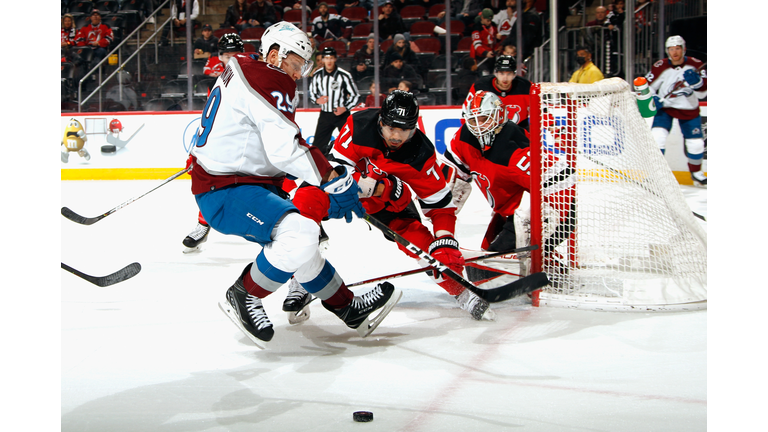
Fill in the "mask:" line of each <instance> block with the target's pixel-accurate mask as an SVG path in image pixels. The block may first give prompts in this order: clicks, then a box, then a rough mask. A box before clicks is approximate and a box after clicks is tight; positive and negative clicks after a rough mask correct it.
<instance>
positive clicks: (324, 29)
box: [312, 2, 352, 43]
mask: <svg viewBox="0 0 768 432" xmlns="http://www.w3.org/2000/svg"><path fill="white" fill-rule="evenodd" d="M317 11H318V12H319V15H318V16H317V17H315V19H314V20H312V37H313V38H315V39H317V41H318V42H323V41H326V40H341V41H344V42H345V43H348V42H349V37H350V36H351V35H352V22H351V21H350V20H348V19H346V18H344V17H343V16H341V15H339V14H334V13H330V11H329V10H328V3H326V2H320V3H318V5H317Z"/></svg>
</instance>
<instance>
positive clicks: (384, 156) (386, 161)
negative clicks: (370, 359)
mask: <svg viewBox="0 0 768 432" xmlns="http://www.w3.org/2000/svg"><path fill="white" fill-rule="evenodd" d="M378 118H379V109H378V108H373V109H367V110H364V111H359V112H357V113H355V114H352V115H351V116H349V118H348V119H347V122H346V123H345V124H344V127H342V129H341V131H340V132H339V136H338V138H337V139H336V141H335V144H334V147H333V156H334V157H335V158H336V160H338V161H343V162H346V163H348V164H350V165H352V166H354V167H355V171H356V173H355V178H356V179H359V178H360V177H361V176H365V177H373V178H375V179H380V178H383V177H386V176H387V175H388V174H391V175H394V176H396V177H398V178H399V179H400V180H402V181H403V182H405V183H407V184H408V186H410V188H411V190H412V191H413V193H414V194H415V195H416V196H417V197H418V198H419V202H420V204H421V208H422V210H423V211H424V214H425V215H426V216H427V217H429V218H430V219H432V225H433V228H434V231H435V232H437V231H439V230H446V231H449V232H455V231H454V230H455V226H456V213H455V212H456V206H455V205H454V204H453V195H452V194H451V189H450V188H449V186H448V183H447V181H446V180H445V177H444V176H443V172H442V170H441V164H440V162H439V161H438V160H437V153H436V152H435V146H434V145H433V144H432V142H430V140H429V138H427V136H426V135H425V134H424V133H423V132H422V131H421V130H419V129H416V131H415V133H414V135H413V138H411V140H410V141H408V142H406V143H405V144H403V146H402V147H400V148H399V149H398V150H397V151H389V149H388V148H387V146H386V144H385V143H384V140H383V138H382V137H381V135H380V134H379V128H378ZM367 200H368V199H367V198H364V199H361V202H362V203H363V205H364V206H366V201H367Z"/></svg>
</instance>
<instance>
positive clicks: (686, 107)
mask: <svg viewBox="0 0 768 432" xmlns="http://www.w3.org/2000/svg"><path fill="white" fill-rule="evenodd" d="M665 45H666V49H667V55H668V56H669V57H668V58H665V59H661V60H659V61H657V62H656V63H654V64H653V67H652V68H651V71H650V72H648V74H647V75H646V76H645V78H646V79H647V80H648V84H649V85H650V87H651V90H652V91H653V92H654V93H655V94H656V97H655V98H654V100H655V101H656V108H657V112H656V116H655V117H654V118H653V126H652V127H651V132H652V133H653V136H654V138H656V143H658V145H659V148H660V149H661V152H662V153H663V152H664V150H665V147H666V141H667V137H668V136H669V131H670V130H671V129H672V122H673V121H674V120H675V119H677V122H678V123H679V124H680V130H681V131H682V133H683V138H684V144H685V145H684V147H685V155H686V156H687V157H688V170H689V171H690V172H691V179H692V180H693V183H694V185H696V186H702V187H706V186H707V177H706V176H705V175H704V173H703V172H702V171H701V163H702V160H703V158H704V134H703V131H702V128H701V115H700V113H699V99H703V98H704V97H706V94H707V93H706V92H707V72H706V70H704V63H703V62H702V61H701V60H699V59H697V58H694V57H690V56H686V55H685V40H684V39H683V38H682V37H680V36H670V37H669V38H668V39H667V42H666V44H665Z"/></svg>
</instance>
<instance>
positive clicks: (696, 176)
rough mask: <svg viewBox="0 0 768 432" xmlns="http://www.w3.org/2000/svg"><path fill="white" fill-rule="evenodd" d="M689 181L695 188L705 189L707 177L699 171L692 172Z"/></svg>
mask: <svg viewBox="0 0 768 432" xmlns="http://www.w3.org/2000/svg"><path fill="white" fill-rule="evenodd" d="M691 180H693V185H694V186H696V187H701V188H705V187H707V176H705V175H704V173H703V172H701V171H696V172H692V173H691Z"/></svg>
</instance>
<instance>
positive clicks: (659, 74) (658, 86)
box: [645, 56, 707, 118]
mask: <svg viewBox="0 0 768 432" xmlns="http://www.w3.org/2000/svg"><path fill="white" fill-rule="evenodd" d="M703 66H704V63H703V62H702V61H701V60H699V59H697V58H695V57H689V56H686V57H685V58H684V61H683V64H681V65H679V66H674V65H672V63H671V62H670V61H669V59H661V60H659V61H657V62H656V63H654V64H653V67H652V68H651V71H650V72H648V74H647V75H646V76H645V78H646V79H647V80H648V84H649V85H650V88H651V89H652V90H653V92H655V94H657V95H658V96H659V97H662V98H665V99H664V109H665V110H667V111H670V110H671V112H670V114H671V115H672V116H673V117H675V118H693V117H696V116H698V115H699V99H703V98H705V97H706V95H707V72H706V70H704V68H703ZM687 69H692V70H694V71H697V72H698V73H699V74H700V75H701V79H702V80H703V84H702V86H701V87H699V88H698V89H697V90H696V91H694V92H692V93H691V94H690V95H688V96H677V97H675V96H672V93H674V91H675V90H680V89H681V88H683V87H687V84H686V83H685V80H684V79H683V73H685V71H686V70H687ZM686 111H687V112H686Z"/></svg>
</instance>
